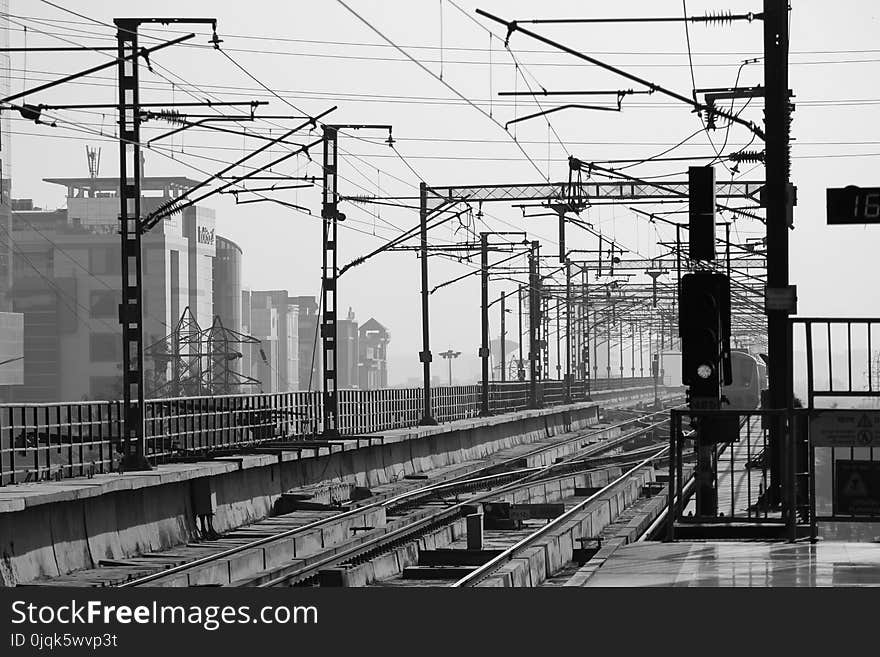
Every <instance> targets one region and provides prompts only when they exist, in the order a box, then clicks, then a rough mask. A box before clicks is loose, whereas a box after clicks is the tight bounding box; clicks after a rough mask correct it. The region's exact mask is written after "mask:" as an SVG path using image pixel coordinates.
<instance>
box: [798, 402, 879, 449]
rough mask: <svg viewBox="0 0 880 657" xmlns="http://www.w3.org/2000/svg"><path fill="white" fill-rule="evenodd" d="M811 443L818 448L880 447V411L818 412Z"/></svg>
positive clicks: (811, 421) (812, 420)
mask: <svg viewBox="0 0 880 657" xmlns="http://www.w3.org/2000/svg"><path fill="white" fill-rule="evenodd" d="M810 441H811V442H812V443H813V445H814V446H816V447H880V411H860V410H852V411H841V410H833V411H816V414H815V415H814V416H811V417H810Z"/></svg>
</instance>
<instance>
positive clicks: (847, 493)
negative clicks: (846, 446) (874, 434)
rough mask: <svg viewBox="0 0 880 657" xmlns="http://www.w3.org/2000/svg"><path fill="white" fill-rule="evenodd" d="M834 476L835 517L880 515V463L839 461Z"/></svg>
mask: <svg viewBox="0 0 880 657" xmlns="http://www.w3.org/2000/svg"><path fill="white" fill-rule="evenodd" d="M834 475H835V482H836V485H835V491H834V515H854V516H875V515H880V461H842V460H841V461H837V462H836V463H835V471H834Z"/></svg>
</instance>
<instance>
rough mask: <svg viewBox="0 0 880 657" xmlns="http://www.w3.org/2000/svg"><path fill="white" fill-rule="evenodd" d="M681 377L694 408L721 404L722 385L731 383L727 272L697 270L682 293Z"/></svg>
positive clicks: (683, 285) (685, 280)
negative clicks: (687, 388)
mask: <svg viewBox="0 0 880 657" xmlns="http://www.w3.org/2000/svg"><path fill="white" fill-rule="evenodd" d="M679 313H680V314H679V334H680V336H681V345H682V349H681V380H682V383H684V384H685V385H687V386H690V398H691V407H692V408H718V407H719V406H720V402H721V385H722V382H723V385H730V383H731V368H730V281H729V279H728V278H727V276H726V275H725V274H719V273H716V272H705V271H701V272H695V273H692V274H685V275H684V276H682V279H681V291H680V294H679Z"/></svg>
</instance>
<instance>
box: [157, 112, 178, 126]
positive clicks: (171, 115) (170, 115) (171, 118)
mask: <svg viewBox="0 0 880 657" xmlns="http://www.w3.org/2000/svg"><path fill="white" fill-rule="evenodd" d="M159 118H160V119H162V120H163V121H167V122H168V123H178V124H180V123H183V120H184V117H183V116H182V115H181V113H180V112H178V111H177V110H169V109H163V110H160V112H159Z"/></svg>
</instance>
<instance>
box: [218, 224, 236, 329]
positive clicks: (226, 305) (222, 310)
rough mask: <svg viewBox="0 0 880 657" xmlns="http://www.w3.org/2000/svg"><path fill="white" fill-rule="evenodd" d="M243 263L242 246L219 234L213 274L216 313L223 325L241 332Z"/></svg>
mask: <svg viewBox="0 0 880 657" xmlns="http://www.w3.org/2000/svg"><path fill="white" fill-rule="evenodd" d="M241 264H242V252H241V247H240V246H239V245H238V244H236V243H235V242H233V241H232V240H228V239H226V238H225V237H220V236H219V235H218V236H217V255H216V256H215V257H214V276H213V278H214V314H215V315H216V316H218V317H220V321H221V322H223V326H225V327H226V328H228V329H232V330H233V331H238V332H241V330H242V326H243V324H242V309H241V302H242V296H241V290H242V288H241Z"/></svg>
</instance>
